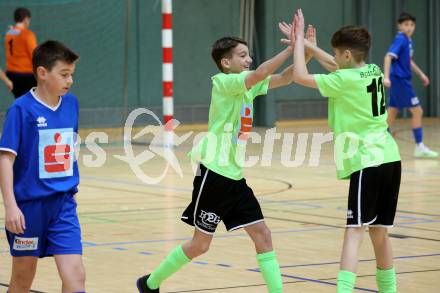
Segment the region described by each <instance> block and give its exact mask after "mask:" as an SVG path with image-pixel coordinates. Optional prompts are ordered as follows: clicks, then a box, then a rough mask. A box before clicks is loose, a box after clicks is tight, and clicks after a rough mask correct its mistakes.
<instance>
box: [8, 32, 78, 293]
mask: <svg viewBox="0 0 440 293" xmlns="http://www.w3.org/2000/svg"><path fill="white" fill-rule="evenodd" d="M77 59H78V56H77V55H76V54H75V53H73V52H72V51H71V50H70V49H68V48H67V47H65V46H64V45H63V44H61V43H59V42H56V41H47V42H45V43H43V44H41V45H40V46H38V47H37V48H36V49H35V51H34V53H33V57H32V64H33V70H34V74H35V76H36V78H37V87H36V88H32V89H31V90H30V91H29V92H27V93H26V94H24V95H23V96H21V97H20V98H18V99H17V100H15V102H14V103H13V104H12V106H11V107H10V108H9V109H8V112H7V114H6V119H5V123H4V127H3V134H2V137H1V139H0V188H1V192H2V195H3V202H4V206H5V222H6V223H5V224H6V234H7V238H8V241H9V246H10V252H11V255H12V275H11V280H10V284H9V293H16V292H29V290H30V288H31V285H32V281H33V278H34V276H35V272H36V267H37V260H38V258H39V257H46V256H54V257H55V262H56V265H57V269H58V272H59V274H60V276H61V280H62V284H63V285H62V292H69V293H72V292H76V293H78V292H84V290H85V289H84V287H85V285H84V284H85V271H84V266H83V262H82V244H81V230H80V226H79V222H78V217H77V214H76V201H75V198H74V194H75V193H76V192H77V185H78V183H79V175H78V166H77V163H76V161H75V158H74V144H75V138H76V133H77V132H78V102H77V99H76V97H75V96H73V95H72V94H69V93H68V91H69V89H70V87H71V85H72V83H73V79H72V76H73V72H74V70H75V61H76V60H77Z"/></svg>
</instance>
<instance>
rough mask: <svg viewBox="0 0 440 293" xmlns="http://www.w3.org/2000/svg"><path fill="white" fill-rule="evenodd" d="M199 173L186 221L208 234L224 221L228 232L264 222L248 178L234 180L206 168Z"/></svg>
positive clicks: (185, 215)
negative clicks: (247, 181) (247, 182)
mask: <svg viewBox="0 0 440 293" xmlns="http://www.w3.org/2000/svg"><path fill="white" fill-rule="evenodd" d="M198 174H200V175H197V176H196V177H195V178H194V182H193V186H194V189H193V193H192V201H191V203H190V204H189V206H188V207H187V208H186V210H185V211H184V212H183V214H182V217H181V219H182V221H184V222H185V223H187V224H189V225H191V226H195V227H196V228H197V229H199V230H201V231H202V232H204V233H207V234H213V233H214V232H215V230H216V228H217V225H218V224H219V223H220V221H223V223H224V224H225V226H226V229H227V230H228V231H232V230H236V229H240V228H243V227H246V226H249V225H252V224H255V223H258V222H262V221H264V217H263V213H262V212H261V208H260V204H259V203H258V201H257V199H256V198H255V195H254V192H253V191H252V189H251V188H250V187H249V186H247V184H246V180H245V179H244V178H243V179H241V180H238V181H237V180H232V179H229V178H227V177H224V176H221V175H219V174H217V173H215V172H213V171H211V170H209V169H207V168H206V167H205V166H203V165H200V167H199V172H198Z"/></svg>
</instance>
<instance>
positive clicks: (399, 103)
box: [388, 75, 420, 109]
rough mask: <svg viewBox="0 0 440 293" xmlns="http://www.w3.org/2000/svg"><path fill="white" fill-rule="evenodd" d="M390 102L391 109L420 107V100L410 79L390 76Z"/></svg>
mask: <svg viewBox="0 0 440 293" xmlns="http://www.w3.org/2000/svg"><path fill="white" fill-rule="evenodd" d="M390 80H391V88H390V102H389V105H388V106H389V107H393V108H398V109H404V108H412V107H417V106H419V105H420V101H419V98H418V97H417V95H416V92H415V91H414V88H413V86H412V84H411V79H410V78H401V77H397V76H393V75H390Z"/></svg>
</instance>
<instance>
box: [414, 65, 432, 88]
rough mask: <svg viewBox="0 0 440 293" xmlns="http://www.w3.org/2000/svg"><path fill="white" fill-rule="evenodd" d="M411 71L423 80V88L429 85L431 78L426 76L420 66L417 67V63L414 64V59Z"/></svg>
mask: <svg viewBox="0 0 440 293" xmlns="http://www.w3.org/2000/svg"><path fill="white" fill-rule="evenodd" d="M411 69H412V71H413V72H414V73H415V74H417V75H418V76H419V78H420V79H421V80H422V83H423V86H428V85H429V78H428V77H427V76H426V74H425V73H424V72H423V71H422V70H421V69H420V67H419V66H417V64H416V62H414V60H413V59H411Z"/></svg>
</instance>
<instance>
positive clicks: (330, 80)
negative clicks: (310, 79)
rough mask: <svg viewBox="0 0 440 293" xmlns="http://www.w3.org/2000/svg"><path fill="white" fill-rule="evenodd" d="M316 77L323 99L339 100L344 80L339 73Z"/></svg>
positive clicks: (316, 75) (317, 75)
mask: <svg viewBox="0 0 440 293" xmlns="http://www.w3.org/2000/svg"><path fill="white" fill-rule="evenodd" d="M314 77H315V81H316V84H317V85H318V89H319V92H320V93H321V95H322V96H323V97H332V98H337V97H339V96H340V95H341V92H342V78H341V75H340V74H339V73H338V72H337V71H335V72H332V73H329V74H315V75H314Z"/></svg>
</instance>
